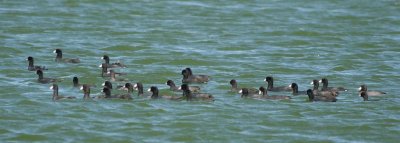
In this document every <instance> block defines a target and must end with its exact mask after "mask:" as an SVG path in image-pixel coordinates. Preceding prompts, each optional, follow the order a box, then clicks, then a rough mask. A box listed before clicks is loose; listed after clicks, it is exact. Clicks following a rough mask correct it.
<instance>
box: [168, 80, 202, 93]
mask: <svg viewBox="0 0 400 143" xmlns="http://www.w3.org/2000/svg"><path fill="white" fill-rule="evenodd" d="M165 84H166V85H168V86H169V89H170V90H172V91H182V90H179V87H176V85H175V83H174V81H172V80H168V81H167V82H166V83H165ZM189 90H190V91H192V92H200V87H199V86H189Z"/></svg>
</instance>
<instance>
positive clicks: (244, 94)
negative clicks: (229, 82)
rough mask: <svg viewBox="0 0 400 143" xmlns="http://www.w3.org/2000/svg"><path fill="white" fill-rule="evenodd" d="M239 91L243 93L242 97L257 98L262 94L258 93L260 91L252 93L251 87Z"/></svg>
mask: <svg viewBox="0 0 400 143" xmlns="http://www.w3.org/2000/svg"><path fill="white" fill-rule="evenodd" d="M238 92H239V93H241V94H242V95H241V96H240V97H242V98H257V97H259V96H260V95H258V93H250V92H249V89H247V88H242V89H240V90H239V91H238Z"/></svg>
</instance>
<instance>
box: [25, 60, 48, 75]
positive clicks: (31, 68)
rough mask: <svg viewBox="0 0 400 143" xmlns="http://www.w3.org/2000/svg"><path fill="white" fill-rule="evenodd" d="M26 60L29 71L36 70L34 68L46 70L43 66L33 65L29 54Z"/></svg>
mask: <svg viewBox="0 0 400 143" xmlns="http://www.w3.org/2000/svg"><path fill="white" fill-rule="evenodd" d="M26 60H27V61H28V70H29V71H36V70H47V68H46V67H45V66H35V65H34V64H33V63H34V60H33V57H31V56H29V57H28V58H27V59H26Z"/></svg>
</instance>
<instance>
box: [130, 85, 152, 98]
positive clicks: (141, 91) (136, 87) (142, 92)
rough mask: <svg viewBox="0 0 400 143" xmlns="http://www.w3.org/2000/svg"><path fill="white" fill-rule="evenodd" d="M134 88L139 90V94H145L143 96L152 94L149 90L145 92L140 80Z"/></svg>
mask: <svg viewBox="0 0 400 143" xmlns="http://www.w3.org/2000/svg"><path fill="white" fill-rule="evenodd" d="M133 88H135V89H136V90H137V91H138V95H137V96H143V97H146V96H150V94H149V93H148V92H144V90H143V84H142V83H140V82H137V83H136V84H134V85H133Z"/></svg>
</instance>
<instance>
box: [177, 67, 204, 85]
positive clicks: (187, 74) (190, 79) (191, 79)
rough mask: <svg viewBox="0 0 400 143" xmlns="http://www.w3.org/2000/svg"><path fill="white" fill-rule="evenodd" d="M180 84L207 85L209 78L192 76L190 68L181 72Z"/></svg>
mask: <svg viewBox="0 0 400 143" xmlns="http://www.w3.org/2000/svg"><path fill="white" fill-rule="evenodd" d="M182 76H183V79H182V83H207V82H208V81H209V80H210V78H209V76H208V75H194V74H193V72H192V70H191V69H190V68H186V69H184V70H182Z"/></svg>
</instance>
